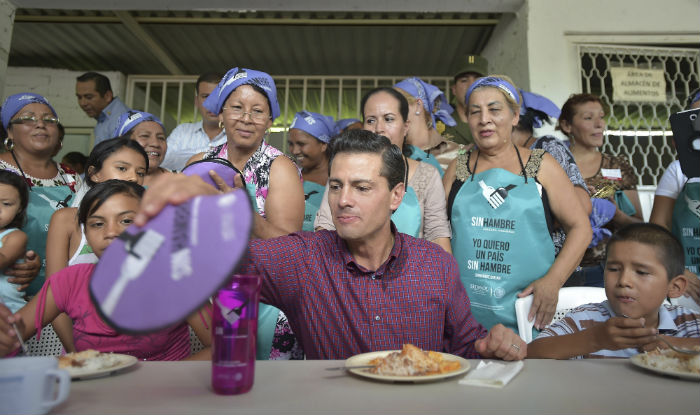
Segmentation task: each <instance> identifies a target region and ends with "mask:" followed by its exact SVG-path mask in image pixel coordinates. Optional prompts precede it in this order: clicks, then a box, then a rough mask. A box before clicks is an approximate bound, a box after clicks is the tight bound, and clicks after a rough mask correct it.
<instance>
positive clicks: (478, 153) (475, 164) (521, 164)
mask: <svg viewBox="0 0 700 415" xmlns="http://www.w3.org/2000/svg"><path fill="white" fill-rule="evenodd" d="M513 148H514V149H515V154H517V156H518V163H520V171H521V172H522V173H523V177H525V184H527V174H526V173H525V165H524V164H523V159H522V158H521V157H520V151H519V150H518V147H517V146H516V145H515V144H513ZM469 155H470V156H471V153H470V154H469ZM479 155H481V150H478V149H477V150H476V160H474V171H473V172H472V177H471V181H474V175H475V174H476V166H477V165H478V164H479ZM467 169H469V158H467Z"/></svg>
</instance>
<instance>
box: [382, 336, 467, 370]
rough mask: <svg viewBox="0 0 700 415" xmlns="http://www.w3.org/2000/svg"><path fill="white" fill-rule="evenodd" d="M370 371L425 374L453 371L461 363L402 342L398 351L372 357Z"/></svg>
mask: <svg viewBox="0 0 700 415" xmlns="http://www.w3.org/2000/svg"><path fill="white" fill-rule="evenodd" d="M369 364H370V365H374V367H373V368H370V369H369V372H370V373H373V374H376V375H385V376H426V375H440V374H443V373H449V372H454V371H455V370H458V369H459V368H460V367H461V365H460V363H459V362H458V361H453V360H447V359H444V358H443V355H442V354H441V353H437V352H431V351H423V350H421V349H419V348H418V347H416V346H414V345H412V344H404V345H403V349H402V350H401V351H400V352H391V353H389V354H388V355H386V356H385V357H383V358H376V359H372V360H370V362H369Z"/></svg>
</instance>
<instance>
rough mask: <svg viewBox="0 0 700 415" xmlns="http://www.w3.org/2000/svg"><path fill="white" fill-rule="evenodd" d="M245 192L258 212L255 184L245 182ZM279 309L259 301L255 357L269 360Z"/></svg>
mask: <svg viewBox="0 0 700 415" xmlns="http://www.w3.org/2000/svg"><path fill="white" fill-rule="evenodd" d="M245 190H246V193H248V196H249V197H250V200H251V202H252V203H253V208H254V209H255V212H258V209H257V203H256V201H255V185H254V184H253V183H246V184H245ZM279 313H280V310H279V309H278V308H277V307H273V306H271V305H269V304H263V303H260V305H259V307H258V336H257V340H256V349H255V350H256V359H257V360H269V359H270V352H271V351H272V340H273V339H274V337H275V327H276V326H277V316H278V315H279Z"/></svg>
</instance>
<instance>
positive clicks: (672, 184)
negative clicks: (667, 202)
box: [655, 160, 700, 199]
mask: <svg viewBox="0 0 700 415" xmlns="http://www.w3.org/2000/svg"><path fill="white" fill-rule="evenodd" d="M686 181H687V182H688V183H693V182H697V181H700V177H693V178H692V179H690V180H688V178H687V177H686V176H685V174H683V171H682V170H681V162H680V161H678V160H674V161H673V162H672V163H671V164H669V165H668V168H667V169H666V171H665V172H664V175H663V176H661V180H659V185H658V186H657V187H656V193H655V194H656V196H666V197H670V198H671V199H678V195H679V194H681V190H683V186H684V185H685V182H686Z"/></svg>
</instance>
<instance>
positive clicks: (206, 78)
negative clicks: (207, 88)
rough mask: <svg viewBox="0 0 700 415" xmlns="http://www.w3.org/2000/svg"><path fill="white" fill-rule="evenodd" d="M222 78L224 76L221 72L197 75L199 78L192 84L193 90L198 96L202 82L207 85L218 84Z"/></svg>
mask: <svg viewBox="0 0 700 415" xmlns="http://www.w3.org/2000/svg"><path fill="white" fill-rule="evenodd" d="M223 77H224V74H222V73H221V72H205V73H203V74H201V75H199V78H197V83H196V84H194V90H195V92H196V93H198V94H199V84H201V83H202V82H206V83H208V84H218V83H219V82H220V81H221V78H223Z"/></svg>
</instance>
